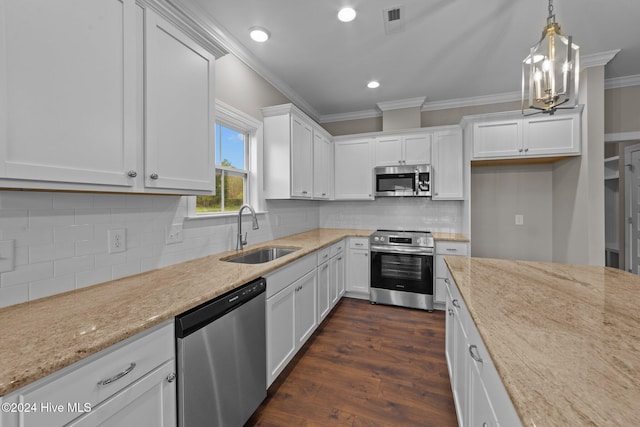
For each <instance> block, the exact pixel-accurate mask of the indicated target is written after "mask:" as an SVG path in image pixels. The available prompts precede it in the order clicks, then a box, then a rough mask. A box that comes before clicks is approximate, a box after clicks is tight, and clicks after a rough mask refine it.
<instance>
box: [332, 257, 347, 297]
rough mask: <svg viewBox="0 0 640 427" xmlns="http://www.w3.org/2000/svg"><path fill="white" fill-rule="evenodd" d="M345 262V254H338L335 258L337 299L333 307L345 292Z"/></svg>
mask: <svg viewBox="0 0 640 427" xmlns="http://www.w3.org/2000/svg"><path fill="white" fill-rule="evenodd" d="M345 267H346V260H345V254H344V253H340V254H338V255H337V256H336V270H335V273H336V287H337V289H338V297H337V299H336V301H335V302H334V303H333V304H334V305H335V304H337V303H338V301H340V298H342V296H343V295H344V293H345V292H346V287H345V284H346V268H345Z"/></svg>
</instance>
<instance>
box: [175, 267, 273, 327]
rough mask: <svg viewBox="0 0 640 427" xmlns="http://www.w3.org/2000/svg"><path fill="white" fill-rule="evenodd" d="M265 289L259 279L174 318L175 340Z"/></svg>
mask: <svg viewBox="0 0 640 427" xmlns="http://www.w3.org/2000/svg"><path fill="white" fill-rule="evenodd" d="M266 289H267V281H266V280H265V279H264V278H263V277H260V278H259V279H256V280H254V281H252V282H249V283H246V284H244V285H242V286H240V287H239V288H236V289H234V290H232V291H230V292H227V293H225V294H223V295H220V296H219V297H216V298H214V299H212V300H210V301H207V302H205V303H204V304H200V305H199V306H197V307H194V308H192V309H191V310H189V311H186V312H184V313H182V314H179V315H178V316H176V338H184V337H186V336H188V335H190V334H192V333H194V332H196V331H197V330H199V329H201V328H204V327H205V326H207V325H208V324H209V323H211V322H213V321H214V320H216V319H219V318H220V317H222V316H224V315H225V314H227V313H229V312H231V311H233V310H235V309H236V308H238V307H240V306H241V305H243V304H244V303H246V302H248V301H250V300H252V299H253V298H255V297H257V296H258V295H260V294H261V293H263V292H265V291H266Z"/></svg>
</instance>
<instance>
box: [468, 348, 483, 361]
mask: <svg viewBox="0 0 640 427" xmlns="http://www.w3.org/2000/svg"><path fill="white" fill-rule="evenodd" d="M474 349H475V351H476V352H477V351H478V346H477V345H475V344H473V345H470V346H469V354H470V355H471V358H472V359H473V360H475V361H476V362H478V363H482V357H480V355H479V354H475V353H474V352H473V350H474Z"/></svg>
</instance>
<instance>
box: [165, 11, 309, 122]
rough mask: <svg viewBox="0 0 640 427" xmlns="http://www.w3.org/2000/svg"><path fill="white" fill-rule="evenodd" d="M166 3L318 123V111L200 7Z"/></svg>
mask: <svg viewBox="0 0 640 427" xmlns="http://www.w3.org/2000/svg"><path fill="white" fill-rule="evenodd" d="M166 1H167V3H170V4H172V5H173V6H174V7H176V8H178V9H180V10H181V11H183V13H184V14H185V15H186V16H188V17H189V18H190V19H191V20H192V21H193V22H195V23H196V24H198V25H199V26H200V27H203V28H205V29H207V30H208V32H209V33H210V34H211V36H212V37H213V38H214V39H215V40H216V41H217V42H218V44H220V45H221V46H223V47H224V49H225V50H227V51H228V52H229V53H232V54H233V55H235V56H236V57H238V59H240V60H241V61H242V62H244V63H245V64H246V65H247V66H248V67H249V68H251V69H252V70H253V71H255V72H256V73H258V75H260V76H261V77H262V78H263V79H265V80H266V81H267V82H268V83H270V84H271V85H272V86H273V87H275V88H276V89H277V90H279V91H280V92H281V93H282V94H283V95H284V96H286V97H287V98H289V100H290V101H291V102H293V103H294V104H296V105H297V106H298V107H299V108H300V109H301V110H302V111H304V112H305V113H306V114H307V115H308V116H310V117H311V118H313V119H314V120H316V121H318V119H319V117H320V114H319V113H318V111H317V110H316V109H315V108H313V107H312V106H311V104H309V103H308V102H307V101H305V100H304V99H303V98H302V97H301V96H300V95H298V93H297V92H295V91H294V90H293V89H292V88H291V87H290V86H289V85H287V84H286V83H285V82H284V81H282V80H281V79H280V78H278V77H277V76H275V75H274V74H273V73H272V72H271V71H269V69H268V68H267V67H266V66H265V65H264V63H263V62H262V61H260V60H259V59H258V58H256V57H255V56H253V55H252V54H251V53H250V52H249V51H248V50H247V49H245V47H244V46H243V45H242V43H240V42H239V41H238V40H237V39H236V38H235V37H233V36H232V35H231V34H230V33H229V32H228V31H226V30H225V28H224V26H222V25H221V24H220V23H219V22H217V21H216V20H215V19H214V18H212V17H211V16H210V15H209V14H207V12H205V11H204V9H202V7H200V6H198V5H196V4H193V2H190V3H189V4H187V3H186V2H183V1H181V0H166Z"/></svg>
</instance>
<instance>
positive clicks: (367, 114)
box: [320, 110, 382, 123]
mask: <svg viewBox="0 0 640 427" xmlns="http://www.w3.org/2000/svg"><path fill="white" fill-rule="evenodd" d="M374 117H382V112H381V111H379V110H363V111H353V112H351V113H338V114H326V115H324V116H320V123H333V122H344V121H347V120H359V119H371V118H374Z"/></svg>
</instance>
